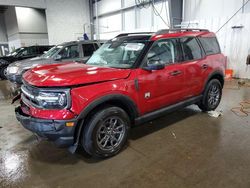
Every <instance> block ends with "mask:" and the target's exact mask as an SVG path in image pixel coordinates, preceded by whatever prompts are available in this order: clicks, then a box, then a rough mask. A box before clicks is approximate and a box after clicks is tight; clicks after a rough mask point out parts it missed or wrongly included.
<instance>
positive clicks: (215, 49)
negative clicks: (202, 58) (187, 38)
mask: <svg viewBox="0 0 250 188" xmlns="http://www.w3.org/2000/svg"><path fill="white" fill-rule="evenodd" d="M199 40H200V42H201V45H202V47H203V48H204V51H205V53H206V55H212V54H219V53H220V46H219V43H218V41H217V39H216V38H215V37H199Z"/></svg>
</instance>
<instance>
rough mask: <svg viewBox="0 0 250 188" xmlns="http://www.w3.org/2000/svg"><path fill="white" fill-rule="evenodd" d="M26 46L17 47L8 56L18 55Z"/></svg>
mask: <svg viewBox="0 0 250 188" xmlns="http://www.w3.org/2000/svg"><path fill="white" fill-rule="evenodd" d="M23 49H24V48H17V49H16V50H14V51H12V52H11V53H9V54H8V55H7V56H16V55H17V54H18V53H19V52H21V51H22V50H23Z"/></svg>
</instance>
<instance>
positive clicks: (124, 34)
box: [115, 32, 154, 38]
mask: <svg viewBox="0 0 250 188" xmlns="http://www.w3.org/2000/svg"><path fill="white" fill-rule="evenodd" d="M153 33H154V32H137V33H121V34H119V35H117V36H116V37H125V36H129V35H143V34H144V35H152V34H153ZM116 37H115V38H116Z"/></svg>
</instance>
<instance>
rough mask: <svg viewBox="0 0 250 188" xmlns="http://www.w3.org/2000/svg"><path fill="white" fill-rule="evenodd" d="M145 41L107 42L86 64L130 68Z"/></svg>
mask: <svg viewBox="0 0 250 188" xmlns="http://www.w3.org/2000/svg"><path fill="white" fill-rule="evenodd" d="M145 43H146V41H109V42H107V43H105V44H103V45H102V46H101V47H100V48H99V49H98V50H97V51H96V52H95V53H94V54H93V55H92V56H91V58H90V59H89V60H88V61H87V62H86V64H88V65H96V66H107V67H113V68H131V67H132V66H133V65H134V63H135V61H136V60H137V58H138V57H139V55H140V54H141V52H142V50H143V48H144V46H145Z"/></svg>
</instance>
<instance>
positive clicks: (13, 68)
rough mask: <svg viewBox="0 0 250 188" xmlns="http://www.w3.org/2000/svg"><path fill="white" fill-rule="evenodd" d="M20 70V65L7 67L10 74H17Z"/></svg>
mask: <svg viewBox="0 0 250 188" xmlns="http://www.w3.org/2000/svg"><path fill="white" fill-rule="evenodd" d="M17 71H18V67H8V68H7V73H8V74H16V73H17Z"/></svg>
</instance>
